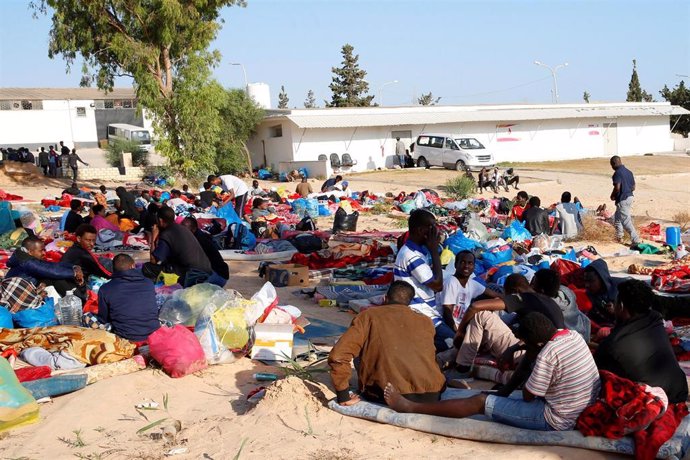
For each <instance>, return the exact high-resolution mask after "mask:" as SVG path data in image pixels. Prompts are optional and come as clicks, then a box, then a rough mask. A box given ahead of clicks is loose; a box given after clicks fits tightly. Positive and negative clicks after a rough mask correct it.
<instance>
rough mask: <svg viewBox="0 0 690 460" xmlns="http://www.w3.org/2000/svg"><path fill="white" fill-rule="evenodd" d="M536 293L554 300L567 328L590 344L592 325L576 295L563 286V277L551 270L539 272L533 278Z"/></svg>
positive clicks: (544, 269) (545, 269)
mask: <svg viewBox="0 0 690 460" xmlns="http://www.w3.org/2000/svg"><path fill="white" fill-rule="evenodd" d="M532 288H533V289H534V292H536V293H538V294H543V295H545V296H547V297H550V298H552V299H553V300H554V301H555V302H556V304H558V306H559V307H560V308H561V311H562V312H563V321H564V323H565V327H566V328H568V329H570V330H571V331H575V332H577V333H579V334H580V335H581V336H582V338H583V339H585V342H589V339H590V330H591V327H592V323H591V321H590V320H589V318H587V315H585V314H584V313H582V312H581V311H580V309H579V308H578V307H577V298H576V297H575V293H574V292H573V291H572V290H570V288H568V287H567V286H563V285H562V284H561V275H560V274H559V273H558V272H557V271H555V270H551V269H550V268H543V269H541V270H537V272H536V273H535V274H534V277H533V278H532Z"/></svg>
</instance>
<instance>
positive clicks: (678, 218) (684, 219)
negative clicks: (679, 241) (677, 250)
mask: <svg viewBox="0 0 690 460" xmlns="http://www.w3.org/2000/svg"><path fill="white" fill-rule="evenodd" d="M671 220H672V221H673V222H674V223H676V224H678V225H679V226H680V231H681V232H684V231H686V230H687V229H688V228H690V213H689V212H688V211H679V212H677V213H675V214H674V215H673V217H672V218H671Z"/></svg>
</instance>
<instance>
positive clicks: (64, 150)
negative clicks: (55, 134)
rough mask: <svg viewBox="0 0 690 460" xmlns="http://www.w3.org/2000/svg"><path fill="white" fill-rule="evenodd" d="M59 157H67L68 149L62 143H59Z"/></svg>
mask: <svg viewBox="0 0 690 460" xmlns="http://www.w3.org/2000/svg"><path fill="white" fill-rule="evenodd" d="M60 155H69V147H67V146H66V145H65V143H64V142H62V141H60Z"/></svg>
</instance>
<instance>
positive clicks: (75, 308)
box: [56, 290, 82, 326]
mask: <svg viewBox="0 0 690 460" xmlns="http://www.w3.org/2000/svg"><path fill="white" fill-rule="evenodd" d="M58 310H59V311H60V313H59V314H56V316H57V317H58V321H60V324H63V325H65V326H81V315H82V306H81V299H79V297H77V296H75V295H74V290H71V291H67V294H66V295H65V296H64V297H63V298H62V299H60V302H58Z"/></svg>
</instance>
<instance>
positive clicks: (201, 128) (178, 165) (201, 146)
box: [31, 0, 245, 176]
mask: <svg viewBox="0 0 690 460" xmlns="http://www.w3.org/2000/svg"><path fill="white" fill-rule="evenodd" d="M231 5H239V6H244V5H245V2H244V0H203V1H199V0H153V1H151V0H79V1H75V0H34V1H32V2H31V7H32V8H33V9H34V11H35V12H36V13H41V14H48V13H49V12H50V13H52V27H51V30H50V41H49V48H48V55H49V56H50V57H51V58H53V57H56V56H62V57H63V58H64V59H65V61H66V62H67V68H68V69H69V68H70V67H71V65H72V64H73V63H74V61H75V59H76V58H77V57H82V58H83V59H84V62H85V65H86V66H87V69H88V70H89V71H90V72H91V73H92V78H93V81H94V82H95V83H96V85H97V86H98V87H99V88H101V89H104V90H109V89H112V87H113V85H114V82H115V78H116V77H118V76H129V77H131V78H132V79H133V80H134V84H135V89H136V93H137V98H138V100H139V104H140V105H143V106H144V107H146V108H147V109H148V110H149V111H150V112H151V114H152V115H153V119H154V128H155V130H156V133H157V134H158V136H159V139H160V142H159V144H158V146H157V150H158V151H159V152H161V153H162V154H164V155H166V156H167V157H168V160H169V162H170V165H171V166H172V167H173V168H174V169H176V170H178V171H179V172H180V173H182V174H184V175H189V176H196V175H199V174H201V171H204V170H207V169H209V168H211V167H212V166H213V164H214V160H215V148H214V147H215V145H216V144H217V138H218V135H219V134H220V131H221V130H220V121H219V117H218V114H219V110H220V108H221V105H222V102H223V101H222V97H221V100H220V101H218V100H214V99H211V98H213V97H215V96H218V95H223V94H224V90H223V88H222V87H220V85H218V83H217V82H214V81H213V80H212V79H211V73H210V68H211V67H212V66H214V65H215V64H217V62H218V60H219V53H218V52H217V51H209V50H208V46H209V44H210V42H211V41H212V40H213V39H214V38H215V37H216V34H217V32H218V30H219V28H220V22H219V20H218V16H219V13H220V10H221V9H222V8H223V7H225V6H231Z"/></svg>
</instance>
